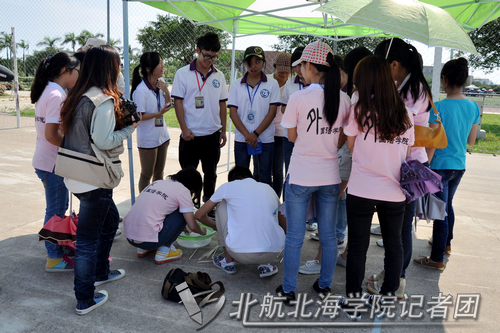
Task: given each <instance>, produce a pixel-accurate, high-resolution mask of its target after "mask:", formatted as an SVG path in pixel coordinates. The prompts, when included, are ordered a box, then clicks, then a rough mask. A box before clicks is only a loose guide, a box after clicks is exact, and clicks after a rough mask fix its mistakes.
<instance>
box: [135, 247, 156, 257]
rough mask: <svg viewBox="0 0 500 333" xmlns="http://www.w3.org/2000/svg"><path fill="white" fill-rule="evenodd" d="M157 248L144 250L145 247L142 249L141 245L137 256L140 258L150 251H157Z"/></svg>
mask: <svg viewBox="0 0 500 333" xmlns="http://www.w3.org/2000/svg"><path fill="white" fill-rule="evenodd" d="M155 251H156V249H153V250H144V249H141V248H140V247H138V248H137V256H138V257H139V258H144V257H145V256H146V255H147V254H148V253H151V252H155Z"/></svg>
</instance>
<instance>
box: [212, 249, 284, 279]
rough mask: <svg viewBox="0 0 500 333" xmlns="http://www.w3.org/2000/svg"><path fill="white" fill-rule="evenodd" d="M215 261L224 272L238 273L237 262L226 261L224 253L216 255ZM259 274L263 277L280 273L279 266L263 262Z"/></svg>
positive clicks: (216, 265)
mask: <svg viewBox="0 0 500 333" xmlns="http://www.w3.org/2000/svg"><path fill="white" fill-rule="evenodd" d="M213 263H214V265H215V267H217V268H220V269H222V270H223V271H224V272H226V273H227V274H229V275H233V274H236V263H235V262H234V261H233V262H230V263H227V262H226V258H225V257H224V256H223V255H220V254H219V255H216V256H214V259H213ZM258 269H259V276H260V277H261V278H265V277H269V276H273V275H274V274H277V273H278V267H277V266H276V265H273V264H263V265H259V267H258Z"/></svg>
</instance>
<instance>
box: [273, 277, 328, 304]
mask: <svg viewBox="0 0 500 333" xmlns="http://www.w3.org/2000/svg"><path fill="white" fill-rule="evenodd" d="M313 289H314V291H316V292H317V293H318V294H323V295H324V296H326V295H327V294H329V293H330V292H331V289H330V287H326V288H321V287H320V286H319V279H317V280H316V281H315V282H314V284H313ZM276 294H277V295H278V296H279V297H283V298H284V300H283V303H284V304H285V305H290V302H292V301H295V291H290V292H285V291H284V290H283V285H279V286H278V288H276Z"/></svg>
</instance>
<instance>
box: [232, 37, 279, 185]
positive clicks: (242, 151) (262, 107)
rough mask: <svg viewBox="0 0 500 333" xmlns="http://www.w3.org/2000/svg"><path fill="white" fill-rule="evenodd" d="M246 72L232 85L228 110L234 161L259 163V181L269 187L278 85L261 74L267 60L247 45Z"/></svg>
mask: <svg viewBox="0 0 500 333" xmlns="http://www.w3.org/2000/svg"><path fill="white" fill-rule="evenodd" d="M244 58H245V66H246V68H247V72H246V73H245V75H243V77H242V78H240V79H238V80H236V81H235V82H234V83H233V84H232V85H231V90H230V91H229V99H228V103H227V104H228V107H229V109H230V117H231V120H232V121H233V123H234V126H235V127H236V129H235V130H234V136H235V139H234V141H235V142H234V161H235V164H236V165H241V166H244V167H247V168H248V167H249V165H250V158H251V157H252V156H253V157H254V159H255V158H256V159H257V160H258V172H257V174H256V175H255V176H256V177H255V178H257V179H258V181H259V182H262V183H267V184H269V185H270V186H272V180H271V174H272V167H273V155H274V124H273V119H274V118H275V117H276V109H277V107H278V105H280V104H281V97H280V90H279V85H278V82H277V81H276V80H275V79H273V78H268V77H267V76H266V75H265V74H264V73H263V72H262V69H263V68H264V65H265V62H266V57H265V53H264V50H262V48H261V47H259V46H250V47H248V48H247V49H246V50H245V54H244Z"/></svg>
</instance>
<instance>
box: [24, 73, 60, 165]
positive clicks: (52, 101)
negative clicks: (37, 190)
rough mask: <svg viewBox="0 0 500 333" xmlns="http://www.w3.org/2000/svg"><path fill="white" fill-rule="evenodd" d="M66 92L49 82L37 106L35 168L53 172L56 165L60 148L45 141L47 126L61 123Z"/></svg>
mask: <svg viewBox="0 0 500 333" xmlns="http://www.w3.org/2000/svg"><path fill="white" fill-rule="evenodd" d="M65 99H66V92H65V91H64V89H63V88H62V87H61V86H60V85H58V84H57V83H55V82H49V83H48V84H47V86H45V89H44V90H43V92H42V95H41V96H40V98H39V99H38V101H37V102H36V104H35V128H36V134H37V136H36V148H35V154H34V155H33V161H32V165H33V167H34V168H36V169H39V170H42V171H47V172H52V171H53V170H54V165H56V158H57V151H58V149H59V147H57V146H54V145H53V144H52V143H50V142H48V141H47V140H46V139H45V128H46V124H59V123H61V107H62V105H61V104H62V102H63V101H64V100H65Z"/></svg>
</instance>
